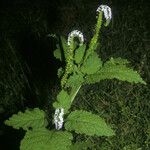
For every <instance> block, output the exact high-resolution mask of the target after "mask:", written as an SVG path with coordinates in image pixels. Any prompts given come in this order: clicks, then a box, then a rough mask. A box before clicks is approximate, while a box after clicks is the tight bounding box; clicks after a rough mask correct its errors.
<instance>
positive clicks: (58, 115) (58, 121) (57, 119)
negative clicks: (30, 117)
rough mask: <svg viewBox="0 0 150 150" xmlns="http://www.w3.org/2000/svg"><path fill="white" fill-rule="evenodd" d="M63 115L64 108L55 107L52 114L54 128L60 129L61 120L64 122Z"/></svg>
mask: <svg viewBox="0 0 150 150" xmlns="http://www.w3.org/2000/svg"><path fill="white" fill-rule="evenodd" d="M63 116H64V109H63V108H57V109H56V110H55V114H54V123H55V128H56V129H57V130H60V129H61V128H62V127H63V122H64V119H63Z"/></svg>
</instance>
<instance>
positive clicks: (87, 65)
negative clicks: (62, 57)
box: [81, 52, 102, 74]
mask: <svg viewBox="0 0 150 150" xmlns="http://www.w3.org/2000/svg"><path fill="white" fill-rule="evenodd" d="M101 67H102V61H101V59H100V58H99V57H98V55H97V54H96V53H95V52H94V53H92V54H91V55H89V57H88V58H87V59H86V61H85V62H84V64H83V66H82V67H81V71H82V72H83V73H84V74H94V73H96V72H97V71H98V70H99V69H100V68H101Z"/></svg>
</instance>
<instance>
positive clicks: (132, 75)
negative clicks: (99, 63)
mask: <svg viewBox="0 0 150 150" xmlns="http://www.w3.org/2000/svg"><path fill="white" fill-rule="evenodd" d="M127 63H128V62H127V60H124V59H120V58H119V59H113V58H111V59H110V60H109V61H107V62H106V63H105V64H104V66H103V67H102V68H101V69H100V70H99V71H98V72H97V73H96V74H93V75H88V76H86V78H85V83H88V84H91V83H96V82H99V81H100V80H105V79H118V80H121V81H128V82H130V83H142V84H146V83H145V81H143V79H142V78H141V77H140V75H139V74H138V73H137V71H134V70H133V69H131V68H129V67H127V66H126V64H127Z"/></svg>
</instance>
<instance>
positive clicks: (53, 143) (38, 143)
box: [20, 128, 72, 150]
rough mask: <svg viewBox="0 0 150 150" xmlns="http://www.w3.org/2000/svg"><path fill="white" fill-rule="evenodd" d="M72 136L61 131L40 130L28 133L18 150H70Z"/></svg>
mask: <svg viewBox="0 0 150 150" xmlns="http://www.w3.org/2000/svg"><path fill="white" fill-rule="evenodd" d="M71 140H72V135H71V133H68V132H66V131H65V132H63V131H59V132H57V131H53V130H52V131H49V130H48V129H46V128H40V129H37V130H33V131H28V132H27V133H26V135H25V137H24V139H23V140H22V141H21V145H20V150H60V149H61V150H70V148H69V147H70V145H71Z"/></svg>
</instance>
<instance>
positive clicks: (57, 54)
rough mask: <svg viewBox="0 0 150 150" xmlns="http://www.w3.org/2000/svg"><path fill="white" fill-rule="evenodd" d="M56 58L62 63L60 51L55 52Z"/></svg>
mask: <svg viewBox="0 0 150 150" xmlns="http://www.w3.org/2000/svg"><path fill="white" fill-rule="evenodd" d="M54 56H55V58H56V59H59V60H60V61H61V60H62V58H61V51H60V49H56V50H55V51H54Z"/></svg>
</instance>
